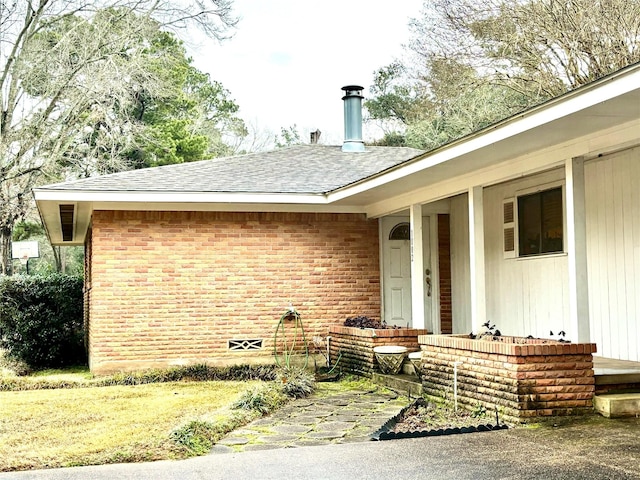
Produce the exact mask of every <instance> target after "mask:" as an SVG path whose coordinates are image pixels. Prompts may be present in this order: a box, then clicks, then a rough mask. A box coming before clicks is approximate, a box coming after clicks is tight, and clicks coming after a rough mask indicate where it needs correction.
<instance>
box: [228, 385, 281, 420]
mask: <svg viewBox="0 0 640 480" xmlns="http://www.w3.org/2000/svg"><path fill="white" fill-rule="evenodd" d="M286 399H287V397H285V395H284V393H283V392H281V391H280V389H278V388H277V387H276V386H275V385H274V384H267V385H260V386H257V387H254V388H251V389H249V390H247V391H246V392H245V393H244V394H243V395H242V396H241V397H240V398H239V399H238V400H237V401H236V402H235V403H234V404H233V405H232V406H231V408H234V409H243V410H255V411H256V412H259V413H260V414H261V415H266V414H267V413H270V412H272V411H274V410H275V409H276V408H278V407H280V406H282V405H283V404H284V403H285V401H286Z"/></svg>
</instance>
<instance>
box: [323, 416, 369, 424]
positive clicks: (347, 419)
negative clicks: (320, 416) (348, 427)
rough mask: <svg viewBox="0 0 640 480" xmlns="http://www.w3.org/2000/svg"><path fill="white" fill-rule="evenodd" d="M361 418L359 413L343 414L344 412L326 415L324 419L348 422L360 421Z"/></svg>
mask: <svg viewBox="0 0 640 480" xmlns="http://www.w3.org/2000/svg"><path fill="white" fill-rule="evenodd" d="M361 418H362V416H361V415H345V414H336V415H331V416H330V417H326V418H325V420H326V421H327V422H350V423H355V422H358V421H360V420H361Z"/></svg>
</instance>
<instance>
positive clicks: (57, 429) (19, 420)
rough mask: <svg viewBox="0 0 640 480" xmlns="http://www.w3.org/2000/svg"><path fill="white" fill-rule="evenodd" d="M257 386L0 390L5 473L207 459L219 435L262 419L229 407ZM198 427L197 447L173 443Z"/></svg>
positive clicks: (0, 462) (0, 467) (0, 456)
mask: <svg viewBox="0 0 640 480" xmlns="http://www.w3.org/2000/svg"><path fill="white" fill-rule="evenodd" d="M259 383H260V382H258V381H249V382H247V381H242V382H240V381H235V382H234V381H205V382H170V383H158V384H146V385H132V386H105V387H95V388H81V389H74V388H65V389H49V390H28V391H9V392H7V391H5V392H0V406H1V412H2V417H1V418H0V471H9V470H26V469H36V468H50V467H62V466H70V465H91V464H103V463H113V462H124V461H146V460H160V459H175V458H186V457H189V456H193V455H197V454H202V453H206V452H205V450H206V448H207V447H208V446H209V447H210V445H212V444H213V442H214V441H215V440H217V439H218V438H219V437H221V436H222V435H224V434H225V433H227V432H228V431H230V430H232V429H233V428H236V427H237V426H239V425H241V424H242V423H244V422H246V421H248V420H250V419H251V418H254V417H255V416H256V414H255V412H237V411H232V410H230V409H229V405H231V404H232V403H233V402H234V401H236V400H237V399H238V398H239V397H240V396H241V395H242V394H243V393H244V392H245V391H246V390H247V389H248V388H252V387H254V386H255V385H256V384H259ZM194 422H195V423H194ZM198 422H199V424H200V425H201V426H205V427H206V428H205V430H207V431H205V432H202V431H201V432H198V431H195V433H193V432H192V433H191V436H192V440H193V441H192V444H191V445H190V444H189V443H188V442H186V443H180V442H176V441H175V437H176V435H179V434H177V433H173V435H172V432H180V431H181V429H182V431H183V432H184V428H185V425H186V426H188V425H194V424H198ZM191 430H194V429H193V428H191ZM172 436H173V437H174V439H172ZM194 445H195V447H197V448H194Z"/></svg>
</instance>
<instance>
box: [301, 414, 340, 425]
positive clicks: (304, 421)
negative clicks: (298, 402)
mask: <svg viewBox="0 0 640 480" xmlns="http://www.w3.org/2000/svg"><path fill="white" fill-rule="evenodd" d="M295 418H296V420H295V423H298V424H300V425H315V424H316V423H318V422H320V421H322V420H323V419H324V418H333V417H308V416H303V415H301V416H299V417H295Z"/></svg>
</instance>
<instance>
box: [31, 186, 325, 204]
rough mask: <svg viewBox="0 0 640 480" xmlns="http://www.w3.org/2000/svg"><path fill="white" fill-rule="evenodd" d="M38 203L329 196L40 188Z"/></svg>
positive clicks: (295, 200) (310, 200)
mask: <svg viewBox="0 0 640 480" xmlns="http://www.w3.org/2000/svg"><path fill="white" fill-rule="evenodd" d="M34 196H35V199H36V201H54V202H55V201H57V202H104V203H138V204H141V203H163V204H190V203H203V204H205V203H220V204H225V203H245V204H251V203H257V204H270V203H275V204H305V205H309V204H311V205H323V204H327V203H328V202H327V197H326V196H325V195H314V194H286V193H283V194H255V193H201V192H194V193H192V192H186V193H175V192H132V191H127V192H124V191H86V190H84V191H83V190H60V189H47V188H46V187H45V188H37V189H34Z"/></svg>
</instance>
